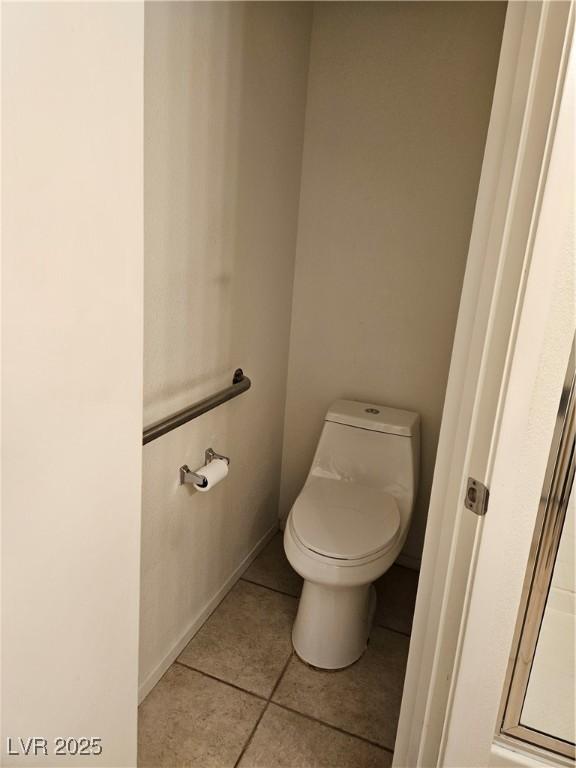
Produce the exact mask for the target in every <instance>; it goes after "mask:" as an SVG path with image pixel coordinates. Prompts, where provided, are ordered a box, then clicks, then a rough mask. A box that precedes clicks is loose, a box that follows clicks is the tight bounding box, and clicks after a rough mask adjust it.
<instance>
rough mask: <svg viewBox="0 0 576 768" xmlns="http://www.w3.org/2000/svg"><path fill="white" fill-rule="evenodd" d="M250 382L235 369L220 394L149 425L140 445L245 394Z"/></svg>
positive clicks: (238, 369) (241, 372)
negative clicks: (228, 382)
mask: <svg viewBox="0 0 576 768" xmlns="http://www.w3.org/2000/svg"><path fill="white" fill-rule="evenodd" d="M251 386H252V382H251V381H250V379H249V378H248V376H244V371H243V370H242V368H237V369H236V370H235V371H234V378H233V379H232V384H231V385H230V386H229V387H226V389H221V390H220V392H216V393H215V394H213V395H210V397H205V398H204V400H199V401H198V402H197V403H194V405H189V406H188V408H184V409H183V410H181V411H178V412H177V413H173V414H172V416H168V417H167V418H165V419H162V421H157V422H156V423H155V424H151V425H150V426H149V427H146V429H145V430H144V432H143V436H142V445H146V443H151V442H152V440H156V438H157V437H162V435H165V434H166V433H167V432H171V431H172V430H173V429H176V428H177V427H181V426H182V425H183V424H187V423H188V422H189V421H192V419H197V418H198V416H202V414H203V413H207V412H208V411H211V410H212V409H213V408H216V407H217V406H219V405H222V403H226V402H227V401H228V400H232V398H234V397H238V395H241V394H242V392H246V390H247V389H250V387H251Z"/></svg>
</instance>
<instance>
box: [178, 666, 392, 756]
mask: <svg viewBox="0 0 576 768" xmlns="http://www.w3.org/2000/svg"><path fill="white" fill-rule="evenodd" d="M294 655H295V654H294V651H291V652H290V656H289V657H288V661H287V662H286V664H285V665H284V667H283V669H282V672H281V673H280V676H279V677H278V680H277V681H276V683H275V684H274V688H273V689H272V692H271V693H270V696H269V697H268V698H266V697H265V696H262V695H261V694H259V693H254V691H249V690H248V689H246V688H241V687H240V686H239V685H235V684H234V683H230V682H228V681H227V680H223V679H222V678H220V677H216V676H215V675H211V674H210V673H209V672H204V671H203V670H201V669H197V668H196V667H191V666H190V665H189V664H185V663H184V662H183V661H178V660H176V661H175V662H174V664H178V665H179V666H181V667H184V668H185V669H189V670H190V671H191V672H196V673H197V674H199V675H203V676H204V677H207V678H209V679H210V680H214V681H216V682H217V683H223V684H224V685H228V686H230V688H234V689H235V690H236V691H240V692H241V693H247V694H248V695H249V696H254V698H256V699H258V700H259V701H262V702H264V703H265V706H264V708H263V710H262V712H261V713H260V716H259V717H258V719H257V721H256V723H255V725H254V727H253V729H252V730H251V731H250V735H249V736H248V739H247V741H246V744H245V745H244V746H243V748H242V751H241V753H240V755H239V756H238V759H237V761H236V762H235V763H234V768H237V766H238V765H239V763H240V760H241V759H242V757H243V756H244V753H245V752H246V750H247V749H248V747H249V746H250V742H251V741H252V739H253V737H254V734H255V733H256V730H257V728H258V726H259V725H260V721H261V720H262V718H263V717H264V714H265V713H266V711H267V709H268V707H269V705H270V704H273V705H274V706H276V707H280V709H284V710H286V711H287V712H292V713H293V714H295V715H300V716H301V717H304V718H306V720H311V721H312V722H313V723H318V724H319V725H323V726H325V727H326V728H330V729H331V730H333V731H337V732H338V733H342V734H343V735H344V736H351V737H352V738H353V739H359V740H360V741H364V742H366V744H370V745H371V746H373V747H377V748H378V749H383V750H384V751H385V752H389V753H390V754H391V755H393V754H394V750H393V749H390V747H385V746H384V745H383V744H379V743H378V742H376V741H372V740H371V739H367V738H366V737H365V736H360V735H359V734H357V733H353V732H352V731H347V730H346V729H345V728H340V727H339V726H337V725H332V724H331V723H327V722H326V721H325V720H320V718H318V717H314V715H308V714H306V713H305V712H300V711H299V710H298V709H294V708H293V707H289V706H288V705H287V704H282V703H281V702H279V701H272V697H273V696H274V694H275V693H276V691H277V690H278V688H279V686H280V683H281V682H282V679H283V677H284V674H285V673H286V670H287V669H288V665H289V664H290V662H291V661H292V658H293V657H294Z"/></svg>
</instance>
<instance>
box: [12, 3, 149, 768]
mask: <svg viewBox="0 0 576 768" xmlns="http://www.w3.org/2000/svg"><path fill="white" fill-rule="evenodd" d="M143 15H144V14H143V6H142V4H141V3H8V4H4V5H3V7H2V16H3V18H2V26H3V29H2V193H3V198H2V355H3V374H2V377H3V393H2V394H3V397H2V410H3V423H2V449H3V455H2V474H3V487H2V620H3V624H2V738H1V741H2V758H1V759H0V762H1V763H2V765H16V764H18V765H22V764H26V765H43V766H62V765H64V764H66V765H71V766H72V765H107V766H117V767H118V768H120V767H121V766H124V767H125V768H133V766H135V765H136V704H137V682H138V663H137V659H138V593H139V551H140V476H141V453H142V452H141V445H140V443H141V438H140V435H141V429H142V261H143V243H142V227H143V217H142V215H143V211H142V170H143V169H142V131H143V125H142V112H143V102H142V96H143V94H142V75H143V55H144V48H143V43H144V19H143ZM8 736H12V737H13V744H14V742H15V743H16V746H17V739H18V737H19V736H21V737H22V738H23V739H24V740H26V739H27V738H28V737H30V736H38V737H44V738H46V739H48V745H47V747H48V755H47V756H43V755H41V754H39V755H38V756H37V757H28V758H24V757H22V756H20V757H11V758H10V757H8V756H7V755H6V749H7V741H6V738H7V737H8ZM57 736H64V737H68V736H70V737H76V738H78V737H82V736H89V737H90V736H95V737H100V738H101V740H102V741H101V744H102V749H103V752H102V755H103V757H97V756H90V757H88V756H87V757H80V756H76V757H67V758H63V757H57V756H55V754H54V741H53V740H54V738H55V737H57Z"/></svg>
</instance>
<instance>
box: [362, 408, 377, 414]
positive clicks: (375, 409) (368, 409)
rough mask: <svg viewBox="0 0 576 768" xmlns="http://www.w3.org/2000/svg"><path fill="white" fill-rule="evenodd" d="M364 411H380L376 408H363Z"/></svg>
mask: <svg viewBox="0 0 576 768" xmlns="http://www.w3.org/2000/svg"><path fill="white" fill-rule="evenodd" d="M364 410H365V412H366V413H380V411H379V410H378V408H364Z"/></svg>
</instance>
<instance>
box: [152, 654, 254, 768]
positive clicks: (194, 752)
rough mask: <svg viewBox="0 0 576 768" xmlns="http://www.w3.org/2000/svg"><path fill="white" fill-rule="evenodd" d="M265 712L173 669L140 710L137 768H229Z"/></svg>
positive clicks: (213, 683) (239, 695) (238, 694)
mask: <svg viewBox="0 0 576 768" xmlns="http://www.w3.org/2000/svg"><path fill="white" fill-rule="evenodd" d="M264 706H265V703H264V702H263V701H262V700H261V699H257V698H255V697H254V696H251V695H250V694H249V693H244V692H243V691H238V690H236V689H235V688H231V687H230V686H228V685H226V684H225V683H220V682H218V681H217V680H212V679H211V678H209V677H205V676H204V675H201V674H200V673H198V672H193V671H192V670H189V669H186V668H185V667H182V666H179V665H178V664H175V665H173V666H172V667H171V668H170V669H169V670H168V672H167V673H166V674H165V675H164V677H163V678H162V680H161V681H160V682H159V683H158V685H157V686H156V687H155V688H154V689H153V690H152V691H151V693H150V694H149V695H148V696H147V697H146V699H145V700H144V702H143V703H142V705H141V706H140V712H139V723H138V766H139V767H140V768H177V766H178V768H180V767H182V768H184V766H191V767H196V766H197V767H198V768H227V767H228V766H230V768H231V767H232V766H234V764H235V762H236V760H237V759H238V757H239V755H240V753H241V752H242V749H243V747H244V745H245V744H246V741H247V739H248V737H249V736H250V733H251V731H252V729H253V728H254V725H255V724H256V722H257V720H258V717H259V716H260V714H261V712H262V709H263V708H264Z"/></svg>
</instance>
